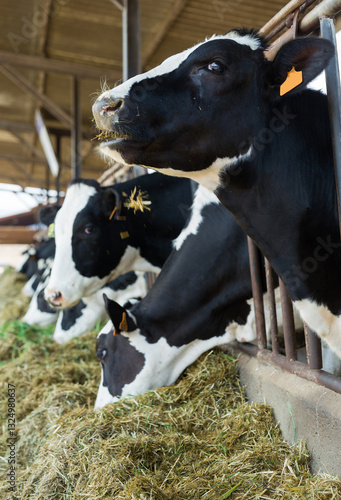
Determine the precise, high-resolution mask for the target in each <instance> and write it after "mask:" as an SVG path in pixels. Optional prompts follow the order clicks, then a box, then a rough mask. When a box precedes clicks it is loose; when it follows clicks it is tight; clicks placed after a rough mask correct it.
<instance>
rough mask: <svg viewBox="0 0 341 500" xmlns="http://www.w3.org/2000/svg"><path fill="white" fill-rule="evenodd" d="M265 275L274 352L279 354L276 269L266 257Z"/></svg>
mask: <svg viewBox="0 0 341 500" xmlns="http://www.w3.org/2000/svg"><path fill="white" fill-rule="evenodd" d="M265 276H266V288H267V290H268V302H269V312H270V332H271V344H272V352H274V353H276V354H278V353H279V345H278V325H277V312H276V298H275V287H274V271H273V269H272V267H271V265H270V262H269V261H268V259H265Z"/></svg>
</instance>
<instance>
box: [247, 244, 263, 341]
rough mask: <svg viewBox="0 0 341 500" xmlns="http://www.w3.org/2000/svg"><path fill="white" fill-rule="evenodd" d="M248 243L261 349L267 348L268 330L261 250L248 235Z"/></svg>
mask: <svg viewBox="0 0 341 500" xmlns="http://www.w3.org/2000/svg"><path fill="white" fill-rule="evenodd" d="M247 245H248V249H249V258H250V274H251V286H252V296H253V303H254V308H255V319H256V330H257V339H258V347H259V349H265V348H266V330H265V318H264V304H263V290H262V280H261V274H260V258H259V250H258V248H257V246H256V245H255V243H254V241H253V240H252V239H251V238H250V237H249V236H248V237H247Z"/></svg>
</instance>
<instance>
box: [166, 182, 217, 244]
mask: <svg viewBox="0 0 341 500" xmlns="http://www.w3.org/2000/svg"><path fill="white" fill-rule="evenodd" d="M211 203H217V204H218V203H220V202H219V200H218V198H217V197H216V196H215V194H213V193H212V192H211V191H209V190H208V189H206V188H204V187H203V186H199V187H198V189H197V191H196V193H195V197H194V201H193V206H192V214H191V219H190V221H189V223H188V225H187V226H186V227H185V228H184V229H183V230H182V231H181V233H180V234H179V236H178V237H177V238H176V239H175V240H174V242H173V247H174V248H175V249H176V250H179V249H180V248H181V246H182V245H183V243H184V241H185V240H186V238H187V237H188V236H189V235H190V234H194V235H195V234H197V233H198V230H199V226H200V224H201V222H202V220H203V217H202V210H203V208H204V207H206V206H207V205H210V204H211Z"/></svg>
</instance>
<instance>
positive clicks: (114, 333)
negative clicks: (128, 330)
mask: <svg viewBox="0 0 341 500" xmlns="http://www.w3.org/2000/svg"><path fill="white" fill-rule="evenodd" d="M112 334H113V336H114V337H119V336H120V334H119V333H117V331H116V330H114V331H113V332H112Z"/></svg>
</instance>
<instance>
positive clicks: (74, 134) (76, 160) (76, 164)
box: [71, 78, 82, 179]
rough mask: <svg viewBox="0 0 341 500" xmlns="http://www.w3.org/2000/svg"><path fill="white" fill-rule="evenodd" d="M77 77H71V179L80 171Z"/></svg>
mask: <svg viewBox="0 0 341 500" xmlns="http://www.w3.org/2000/svg"><path fill="white" fill-rule="evenodd" d="M79 86H80V84H79V80H78V78H72V111H73V114H72V117H73V127H72V129H71V179H78V178H79V177H81V172H82V155H81V139H82V132H81V126H82V125H81V124H82V117H81V104H80V91H79V90H80V88H79Z"/></svg>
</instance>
